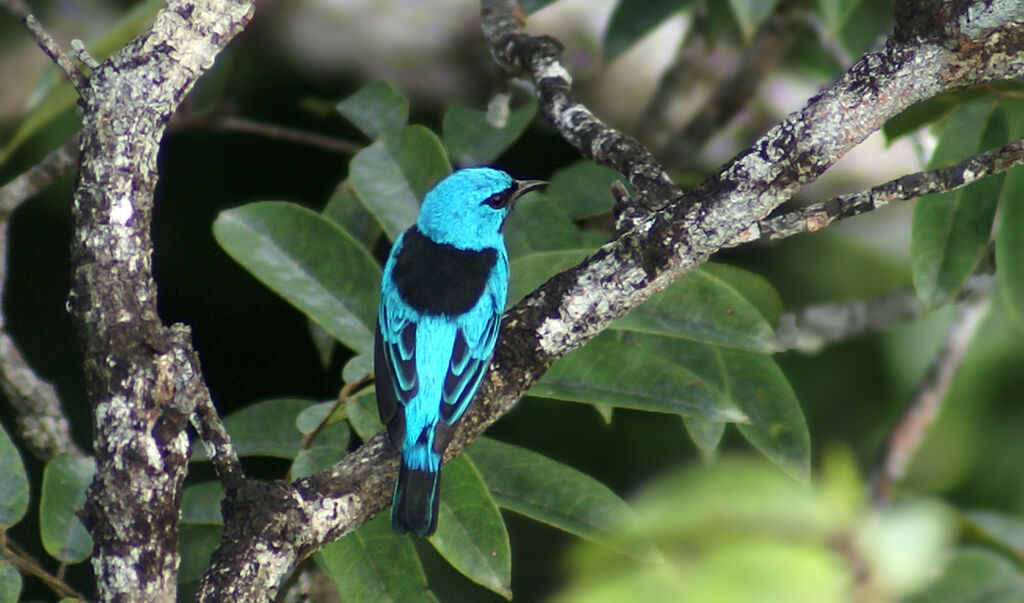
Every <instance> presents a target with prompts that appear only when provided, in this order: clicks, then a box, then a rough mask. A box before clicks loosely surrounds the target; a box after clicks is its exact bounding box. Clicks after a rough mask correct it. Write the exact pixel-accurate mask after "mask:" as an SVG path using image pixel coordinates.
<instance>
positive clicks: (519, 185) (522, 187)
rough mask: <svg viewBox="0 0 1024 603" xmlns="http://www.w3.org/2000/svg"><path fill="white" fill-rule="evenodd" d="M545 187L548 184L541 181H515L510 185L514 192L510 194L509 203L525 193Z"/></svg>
mask: <svg viewBox="0 0 1024 603" xmlns="http://www.w3.org/2000/svg"><path fill="white" fill-rule="evenodd" d="M547 185H548V183H547V182H545V181H543V180H516V181H515V182H514V183H513V185H512V186H513V187H514V189H515V190H514V191H513V192H512V199H511V201H515V200H516V199H518V198H519V197H522V196H523V195H525V194H526V193H528V192H530V191H535V190H537V189H538V188H541V187H542V186H547Z"/></svg>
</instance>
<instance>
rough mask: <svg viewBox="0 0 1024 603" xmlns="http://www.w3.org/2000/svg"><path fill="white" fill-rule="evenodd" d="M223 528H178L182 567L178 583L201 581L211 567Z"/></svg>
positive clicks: (187, 525)
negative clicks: (211, 559)
mask: <svg viewBox="0 0 1024 603" xmlns="http://www.w3.org/2000/svg"><path fill="white" fill-rule="evenodd" d="M222 531H223V527H222V526H221V525H219V524H210V523H183V524H181V525H180V526H178V550H179V551H181V567H180V568H179V569H178V583H185V582H192V581H194V580H199V579H200V578H202V577H203V574H205V573H206V570H207V569H208V568H209V567H210V556H211V555H213V551H214V549H216V548H217V545H218V544H219V543H220V537H221V532H222Z"/></svg>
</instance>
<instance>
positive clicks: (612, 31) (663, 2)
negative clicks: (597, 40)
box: [603, 0, 691, 62]
mask: <svg viewBox="0 0 1024 603" xmlns="http://www.w3.org/2000/svg"><path fill="white" fill-rule="evenodd" d="M690 2H691V0H622V1H620V2H618V3H617V4H616V5H615V9H614V10H613V11H612V15H611V17H610V19H609V21H608V27H607V28H606V29H605V31H604V44H603V46H604V56H605V60H606V61H608V62H611V61H614V60H615V59H616V58H618V57H619V55H621V54H622V53H623V52H625V51H626V50H628V49H629V48H630V47H632V46H633V44H636V43H637V42H638V41H639V40H640V39H641V38H643V37H644V36H645V35H647V34H648V33H649V32H650V31H652V30H653V29H654V28H656V27H657V26H659V25H661V24H662V23H663V22H664V21H666V20H668V19H669V18H670V17H671V16H673V15H674V14H676V13H677V12H679V11H680V10H682V9H683V8H684V7H686V6H689V4H690Z"/></svg>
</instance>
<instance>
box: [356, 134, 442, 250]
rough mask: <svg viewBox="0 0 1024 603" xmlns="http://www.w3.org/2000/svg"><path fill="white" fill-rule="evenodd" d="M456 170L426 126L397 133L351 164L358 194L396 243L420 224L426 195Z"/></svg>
mask: <svg viewBox="0 0 1024 603" xmlns="http://www.w3.org/2000/svg"><path fill="white" fill-rule="evenodd" d="M451 171H452V168H451V165H449V163H448V156H447V154H446V153H445V151H444V147H442V146H441V141H440V140H438V139H437V136H435V135H434V133H433V132H431V131H430V130H428V129H426V128H424V127H423V126H408V127H406V128H404V129H402V130H399V131H398V132H393V133H391V134H389V135H387V136H385V137H384V138H381V139H380V140H378V141H377V142H375V143H373V144H372V145H370V146H368V147H366V148H365V149H363V150H362V151H360V152H359V153H358V154H356V156H355V157H353V158H352V161H351V162H350V163H349V179H350V180H351V181H352V186H353V187H354V188H355V191H356V194H357V195H359V198H360V199H361V200H362V202H363V204H364V205H365V206H366V208H367V209H368V210H369V211H370V213H371V214H373V216H374V218H376V220H377V222H378V223H379V224H380V225H381V227H383V228H384V232H386V233H387V235H388V238H390V239H391V240H394V239H395V237H397V236H398V235H399V234H401V232H402V231H404V230H405V229H406V228H409V227H410V226H412V224H413V223H414V222H416V215H417V213H418V212H419V207H420V201H421V200H422V199H423V196H424V195H426V194H427V191H428V190H430V188H431V187H433V186H434V185H435V184H437V183H438V181H440V180H441V179H442V178H444V177H445V176H447V175H448V174H449V173H450V172H451Z"/></svg>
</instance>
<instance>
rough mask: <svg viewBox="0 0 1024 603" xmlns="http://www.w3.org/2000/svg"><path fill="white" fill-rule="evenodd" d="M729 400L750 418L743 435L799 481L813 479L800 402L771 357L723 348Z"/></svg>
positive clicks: (805, 426)
mask: <svg viewBox="0 0 1024 603" xmlns="http://www.w3.org/2000/svg"><path fill="white" fill-rule="evenodd" d="M721 354H722V360H723V364H724V366H725V370H726V375H727V377H726V378H727V379H728V384H729V396H730V397H731V398H732V401H733V402H734V403H735V404H736V405H737V406H739V408H740V410H742V411H743V412H744V413H745V414H746V416H747V418H748V419H749V421H748V422H746V423H738V424H737V425H736V427H737V428H739V430H740V433H742V434H743V436H744V437H745V438H747V440H748V441H749V442H750V443H751V444H753V445H754V447H756V448H757V449H758V450H760V451H761V452H762V453H763V454H764V455H765V456H766V457H768V459H769V460H771V461H772V462H773V463H775V464H776V465H778V466H779V467H781V468H782V470H783V471H785V472H786V473H788V474H789V475H791V476H793V477H794V478H796V479H797V480H799V481H801V482H803V483H806V482H807V481H808V480H810V475H811V436H810V432H809V431H808V430H807V422H806V420H805V419H804V413H803V410H802V409H801V408H800V402H799V401H797V399H796V394H795V393H793V388H792V387H790V385H789V381H788V380H787V379H786V375H785V374H784V373H783V372H782V369H780V368H779V366H778V365H777V364H776V363H775V360H774V359H772V358H771V357H770V356H763V355H761V354H751V353H750V352H743V351H740V350H731V349H728V348H721Z"/></svg>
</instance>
